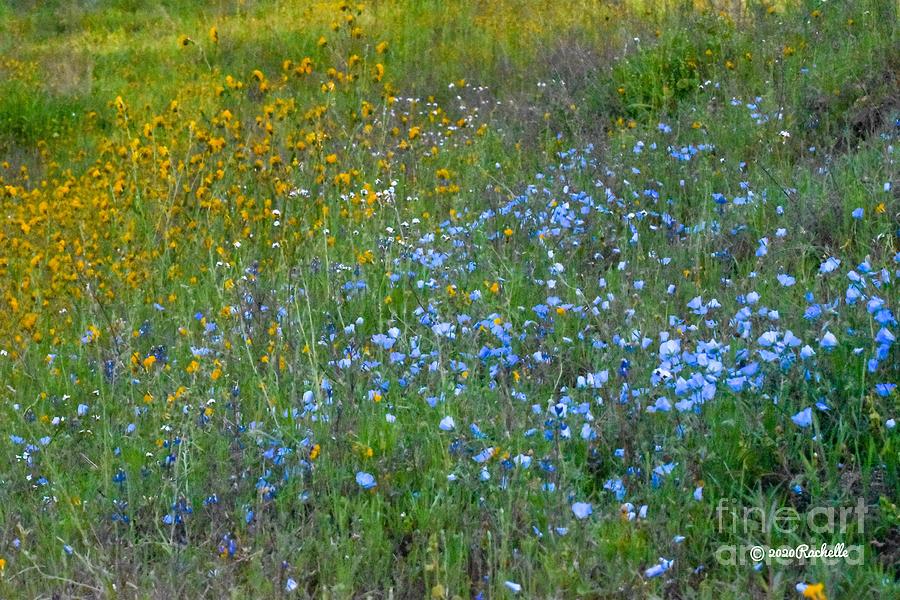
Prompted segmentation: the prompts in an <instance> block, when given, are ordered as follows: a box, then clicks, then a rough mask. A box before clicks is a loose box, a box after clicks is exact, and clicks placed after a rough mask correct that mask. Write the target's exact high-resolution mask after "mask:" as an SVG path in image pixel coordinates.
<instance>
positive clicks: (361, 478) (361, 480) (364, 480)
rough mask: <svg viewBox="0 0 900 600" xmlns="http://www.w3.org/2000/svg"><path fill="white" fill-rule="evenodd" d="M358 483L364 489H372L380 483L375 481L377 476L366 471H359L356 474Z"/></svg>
mask: <svg viewBox="0 0 900 600" xmlns="http://www.w3.org/2000/svg"><path fill="white" fill-rule="evenodd" d="M356 483H358V484H359V487H361V488H362V489H364V490H370V489H372V488H373V487H375V486H376V485H378V484H377V483H376V482H375V476H374V475H372V474H371V473H366V472H365V471H359V472H358V473H357V474H356Z"/></svg>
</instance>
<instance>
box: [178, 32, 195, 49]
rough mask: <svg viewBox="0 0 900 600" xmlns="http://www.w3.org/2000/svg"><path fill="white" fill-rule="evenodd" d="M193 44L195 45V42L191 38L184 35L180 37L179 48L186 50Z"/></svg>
mask: <svg viewBox="0 0 900 600" xmlns="http://www.w3.org/2000/svg"><path fill="white" fill-rule="evenodd" d="M193 43H194V40H192V39H191V38H189V37H188V36H186V35H183V34H182V35H179V36H178V47H179V48H185V47H187V46H190V45H191V44H193Z"/></svg>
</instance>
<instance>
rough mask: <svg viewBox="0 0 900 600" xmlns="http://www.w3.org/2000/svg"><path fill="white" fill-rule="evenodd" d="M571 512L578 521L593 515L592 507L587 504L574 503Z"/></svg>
mask: <svg viewBox="0 0 900 600" xmlns="http://www.w3.org/2000/svg"><path fill="white" fill-rule="evenodd" d="M572 512H573V513H575V517H576V518H578V519H587V518H588V517H589V516H591V515H592V514H593V513H594V507H593V506H591V504H590V503H589V502H576V503H575V504H573V505H572Z"/></svg>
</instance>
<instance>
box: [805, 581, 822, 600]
mask: <svg viewBox="0 0 900 600" xmlns="http://www.w3.org/2000/svg"><path fill="white" fill-rule="evenodd" d="M803 597H804V598H811V599H812V600H828V597H827V596H826V595H825V584H823V583H811V584H809V585H807V586H806V587H805V588H804V589H803Z"/></svg>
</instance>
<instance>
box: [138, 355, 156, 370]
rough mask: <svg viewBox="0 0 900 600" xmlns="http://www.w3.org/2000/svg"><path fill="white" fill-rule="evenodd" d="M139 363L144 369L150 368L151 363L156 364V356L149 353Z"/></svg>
mask: <svg viewBox="0 0 900 600" xmlns="http://www.w3.org/2000/svg"><path fill="white" fill-rule="evenodd" d="M141 364H142V365H144V369H146V370H148V371H149V370H150V368H151V367H152V366H153V365H155V364H156V356H154V355H153V354H151V355H150V356H148V357H147V358H145V359H144V360H143V361H142V362H141Z"/></svg>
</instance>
